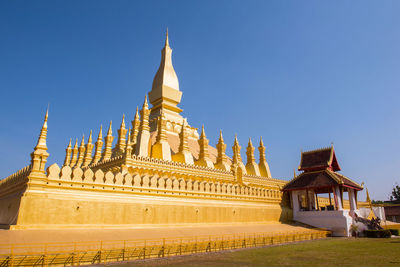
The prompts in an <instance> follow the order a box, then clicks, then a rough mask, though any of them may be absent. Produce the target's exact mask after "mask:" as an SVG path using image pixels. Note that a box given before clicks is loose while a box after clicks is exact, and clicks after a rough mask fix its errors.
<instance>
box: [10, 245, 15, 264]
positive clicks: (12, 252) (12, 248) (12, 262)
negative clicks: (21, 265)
mask: <svg viewBox="0 0 400 267" xmlns="http://www.w3.org/2000/svg"><path fill="white" fill-rule="evenodd" d="M10 257H11V264H10V265H11V267H13V266H14V244H12V245H11V255H10Z"/></svg>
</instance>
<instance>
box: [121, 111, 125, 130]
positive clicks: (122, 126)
mask: <svg viewBox="0 0 400 267" xmlns="http://www.w3.org/2000/svg"><path fill="white" fill-rule="evenodd" d="M120 128H121V129H125V114H122V121H121V126H120Z"/></svg>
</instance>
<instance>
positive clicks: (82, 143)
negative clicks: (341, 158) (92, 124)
mask: <svg viewBox="0 0 400 267" xmlns="http://www.w3.org/2000/svg"><path fill="white" fill-rule="evenodd" d="M84 145H85V135H84V134H82V141H81V146H84Z"/></svg>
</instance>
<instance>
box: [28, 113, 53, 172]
mask: <svg viewBox="0 0 400 267" xmlns="http://www.w3.org/2000/svg"><path fill="white" fill-rule="evenodd" d="M48 116H49V108H47V110H46V115H45V116H44V122H43V126H42V129H41V130H40V135H39V138H38V141H37V144H36V146H35V148H34V150H33V152H32V153H31V165H32V172H39V173H42V174H44V168H45V165H46V162H47V158H48V156H49V153H47V145H46V139H47V118H48Z"/></svg>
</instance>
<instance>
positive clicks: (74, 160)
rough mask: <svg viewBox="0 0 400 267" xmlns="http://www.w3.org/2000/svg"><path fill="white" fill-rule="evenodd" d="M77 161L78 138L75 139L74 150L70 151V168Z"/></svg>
mask: <svg viewBox="0 0 400 267" xmlns="http://www.w3.org/2000/svg"><path fill="white" fill-rule="evenodd" d="M77 160H78V138H76V140H75V145H74V148H73V149H72V158H71V162H70V166H71V167H74V166H75V164H76V161H77Z"/></svg>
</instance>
